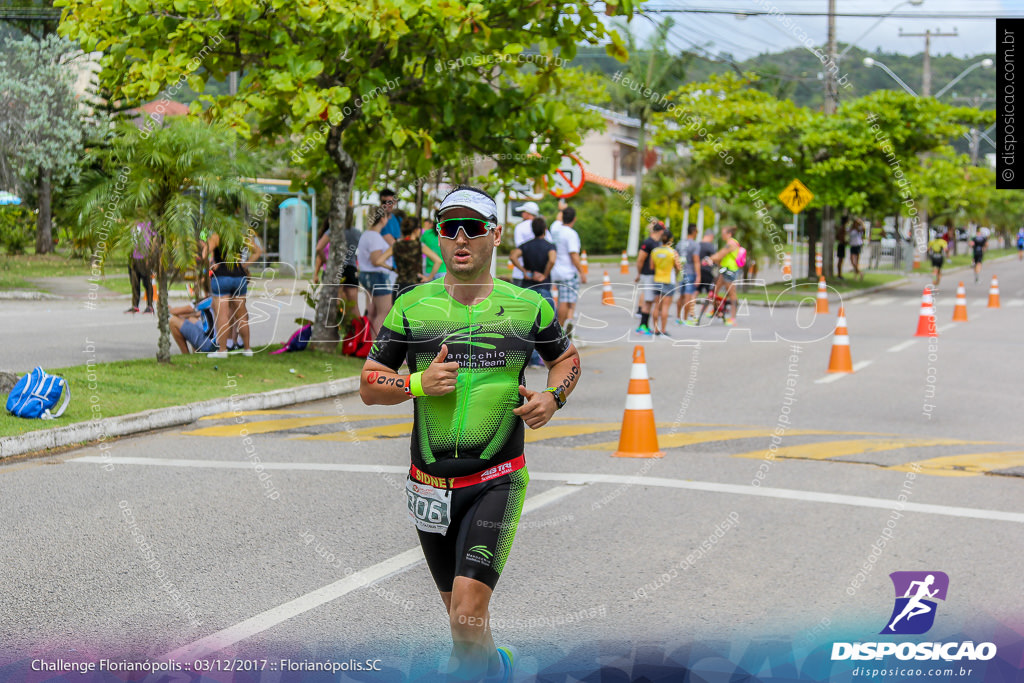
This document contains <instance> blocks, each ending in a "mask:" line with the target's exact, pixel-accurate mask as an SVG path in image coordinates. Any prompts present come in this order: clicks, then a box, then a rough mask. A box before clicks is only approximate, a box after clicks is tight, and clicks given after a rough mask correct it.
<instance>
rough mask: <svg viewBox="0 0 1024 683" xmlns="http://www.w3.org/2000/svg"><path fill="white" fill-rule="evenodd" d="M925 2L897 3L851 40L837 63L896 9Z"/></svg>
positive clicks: (913, 0)
mask: <svg viewBox="0 0 1024 683" xmlns="http://www.w3.org/2000/svg"><path fill="white" fill-rule="evenodd" d="M923 4H924V0H904V1H903V2H901V3H899V4H898V5H896V6H895V7H893V8H892V9H891V10H889V11H888V12H886V13H885V14H883V15H882V16H880V17H878V21H876V22H875V23H873V24H871V27H870V28H868V30H867V31H864V33H862V34H860V37H859V38H857V39H856V40H853V41H851V42H850V44H849V45H847V46H846V49H845V50H843V51H842V52H840V53H839V56H838V57H836V63H837V64H838V63H839V60H840V59H842V58H843V57H845V56H846V53H847V52H849V51H850V50H851V49H852V48H853V46H854V45H856V44H857V43H859V42H860V41H861V40H863V39H864V36H866V35H867V34H869V33H871V32H872V31H874V30H875V28H876V27H877V26H878V25H879V24H881V23H882V22H883V21H885V20H886V19H887V18H888V17H889V15H891V14H893V13H894V12H896V10H898V9H899V8H900V7H903V6H904V5H913V6H914V7H920V6H921V5H923Z"/></svg>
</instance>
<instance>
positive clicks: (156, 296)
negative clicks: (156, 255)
mask: <svg viewBox="0 0 1024 683" xmlns="http://www.w3.org/2000/svg"><path fill="white" fill-rule="evenodd" d="M149 282H150V284H152V285H153V304H154V305H156V302H157V301H160V287H158V286H157V284H156V275H150V276H149Z"/></svg>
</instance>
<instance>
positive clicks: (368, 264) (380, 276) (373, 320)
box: [356, 208, 395, 335]
mask: <svg viewBox="0 0 1024 683" xmlns="http://www.w3.org/2000/svg"><path fill="white" fill-rule="evenodd" d="M387 220H388V216H387V213H386V212H385V211H384V210H383V209H382V208H377V209H373V210H372V211H371V214H370V221H371V223H370V227H369V228H368V229H367V230H366V231H365V232H363V234H362V235H361V236H360V237H359V248H358V249H357V250H356V259H357V261H358V262H359V284H360V286H362V288H363V289H365V290H366V296H367V297H368V299H367V301H368V302H369V305H368V306H367V308H368V310H369V318H370V327H371V330H372V332H373V334H374V335H377V334H378V333H379V332H380V327H381V325H382V324H383V323H384V318H386V317H387V315H388V313H389V312H390V311H391V303H392V297H391V292H392V289H393V287H392V285H391V278H390V275H391V274H392V273H393V272H394V270H395V269H394V266H393V265H392V263H391V262H389V261H388V257H387V256H385V254H386V253H387V252H388V251H389V249H390V245H389V244H388V243H387V241H386V240H385V239H384V237H383V236H382V235H381V231H382V230H383V229H384V224H385V223H386V222H387Z"/></svg>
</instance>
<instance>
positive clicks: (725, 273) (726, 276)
mask: <svg viewBox="0 0 1024 683" xmlns="http://www.w3.org/2000/svg"><path fill="white" fill-rule="evenodd" d="M735 233H736V228H735V227H733V226H731V225H727V226H725V227H724V228H722V237H723V238H725V246H724V247H722V248H721V249H719V250H718V251H717V252H715V253H714V255H712V256H711V260H712V261H713V262H714V263H717V264H718V265H719V266H720V268H719V270H718V279H717V280H715V290H714V294H712V299H714V296H715V295H717V294H718V291H719V290H720V289H721V288H722V285H725V287H726V294H725V296H726V297H728V299H729V303H730V305H731V308H730V309H729V313H730V315H729V317H728V318H726V319H725V324H726V325H734V324H735V323H736V309H737V307H738V305H739V304H738V302H737V298H736V277H737V276H738V275H739V272H740V266H739V264H738V263H737V262H736V256H737V255H738V254H739V250H740V243H739V242H737V241H736V239H735V238H734V237H733V235H734V234H735Z"/></svg>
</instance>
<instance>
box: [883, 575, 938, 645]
mask: <svg viewBox="0 0 1024 683" xmlns="http://www.w3.org/2000/svg"><path fill="white" fill-rule="evenodd" d="M933 583H935V575H934V574H929V575H928V576H926V577H925V579H924V581H911V582H910V585H909V586H907V592H906V595H904V596H903V597H905V598H910V600H908V601H907V605H906V607H904V608H903V611H902V612H900V613H899V616H897V617H896V618H895V619H893V620H892V623H891V624H889V630H890V631H895V630H896V629H895V628H894V627H895V626H896V622H897V621H899V620H900V619H902V618H903V617H906V618H907V621H910V620H911V619H912V618H913V617H916V616H917V615H919V614H927V613H928V612H931V611H932V608H931V607H929V606H928V605H926V604H924V603H923V602H921V599H922V598H932V597H935V594H936V593H938V592H939V589H938V588H936V589H935V590H934V591H929V590H928V587H929V586H931V585H932V584H933ZM914 586H917V592H916V593H914V595H911V593H912V592H913V591H914Z"/></svg>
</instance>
